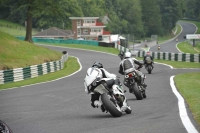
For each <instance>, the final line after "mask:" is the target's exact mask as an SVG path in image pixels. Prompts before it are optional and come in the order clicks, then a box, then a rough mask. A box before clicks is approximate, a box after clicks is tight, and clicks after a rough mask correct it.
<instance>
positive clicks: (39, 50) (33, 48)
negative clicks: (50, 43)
mask: <svg viewBox="0 0 200 133" xmlns="http://www.w3.org/2000/svg"><path fill="white" fill-rule="evenodd" d="M0 37H1V38H0V70H5V69H13V68H22V67H27V66H31V65H37V64H42V63H44V62H50V61H55V60H60V59H61V56H62V53H59V52H57V51H53V50H49V49H48V48H44V47H42V46H38V45H35V44H32V43H29V42H26V41H20V40H18V39H16V38H15V37H13V36H11V35H9V34H6V33H3V32H1V31H0Z"/></svg>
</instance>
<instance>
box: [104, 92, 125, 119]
mask: <svg viewBox="0 0 200 133" xmlns="http://www.w3.org/2000/svg"><path fill="white" fill-rule="evenodd" d="M101 101H102V103H103V105H104V107H105V108H106V110H107V111H108V112H109V113H110V114H111V115H112V116H113V117H120V116H121V115H122V112H121V110H119V109H120V108H119V109H117V107H116V105H115V104H114V103H113V102H112V101H111V100H110V99H109V97H108V95H107V94H106V93H104V94H102V95H101Z"/></svg>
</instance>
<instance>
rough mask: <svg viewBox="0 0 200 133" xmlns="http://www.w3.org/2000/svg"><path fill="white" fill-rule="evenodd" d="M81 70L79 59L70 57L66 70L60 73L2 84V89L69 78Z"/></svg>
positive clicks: (0, 86) (0, 87) (0, 85)
mask: <svg viewBox="0 0 200 133" xmlns="http://www.w3.org/2000/svg"><path fill="white" fill-rule="evenodd" d="M79 68H80V65H79V63H78V61H77V59H76V58H75V57H69V58H68V60H67V61H66V62H65V66H64V69H62V70H60V71H57V72H53V73H49V74H46V75H42V76H39V77H35V78H30V79H26V80H23V81H18V82H12V83H7V84H0V89H7V88H13V87H20V86H25V85H30V84H35V83H41V82H46V81H51V80H55V79H58V78H60V77H64V76H68V75H70V74H72V73H74V72H75V71H77V70H78V69H79Z"/></svg>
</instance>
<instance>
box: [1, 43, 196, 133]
mask: <svg viewBox="0 0 200 133" xmlns="http://www.w3.org/2000/svg"><path fill="white" fill-rule="evenodd" d="M39 45H42V44H39ZM48 46H51V45H48ZM52 47H62V46H52ZM65 48H69V47H65ZM69 49H78V48H69ZM79 50H85V49H79ZM88 51H94V50H88ZM94 52H98V51H94ZM100 53H106V52H100ZM107 54H109V53H107ZM111 55H114V54H111ZM115 56H116V55H115ZM75 58H77V57H75ZM77 60H78V63H79V64H80V69H79V70H78V71H76V72H74V73H72V74H70V75H68V76H65V77H62V78H58V79H56V80H59V79H63V78H66V77H69V76H72V75H74V74H76V73H77V72H79V71H80V70H81V69H82V65H81V63H80V61H79V59H78V58H77ZM155 63H156V64H162V65H166V66H168V67H170V68H171V69H176V68H173V67H172V66H170V65H167V64H164V63H158V62H155ZM179 69H199V68H179ZM173 78H174V76H171V77H170V85H171V88H172V91H173V93H174V94H175V95H176V97H177V98H178V107H179V114H180V118H181V120H182V123H183V125H184V127H185V128H186V130H187V132H188V133H199V132H198V131H197V130H196V129H195V127H194V125H193V124H192V123H191V121H190V119H189V117H188V115H187V111H186V108H185V103H184V99H183V97H182V96H181V95H180V93H179V92H178V91H177V89H176V87H175V85H174V80H173ZM56 80H51V81H47V82H52V81H56ZM47 82H41V83H37V84H42V83H47ZM37 84H31V85H37ZM31 85H26V86H31ZM22 87H25V86H22ZM14 88H18V87H14ZM14 88H9V89H14ZM9 89H3V90H9ZM3 90H0V91H3Z"/></svg>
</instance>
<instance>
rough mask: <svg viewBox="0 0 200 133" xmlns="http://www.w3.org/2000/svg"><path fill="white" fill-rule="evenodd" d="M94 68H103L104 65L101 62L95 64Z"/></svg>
mask: <svg viewBox="0 0 200 133" xmlns="http://www.w3.org/2000/svg"><path fill="white" fill-rule="evenodd" d="M92 67H97V68H103V65H102V64H101V63H99V62H95V63H94V64H93V65H92Z"/></svg>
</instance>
